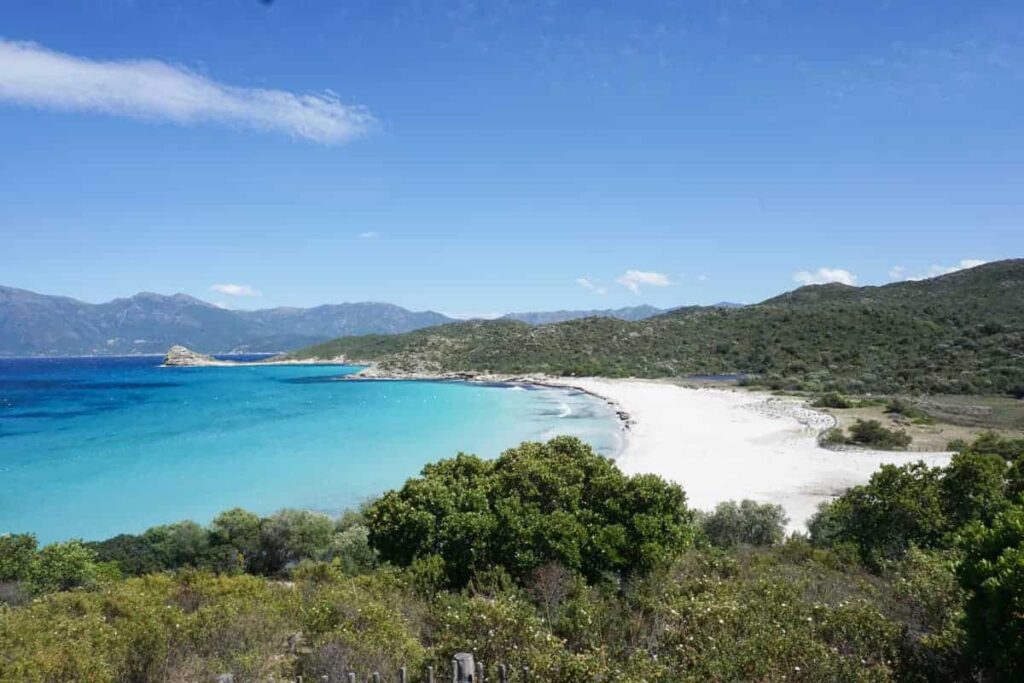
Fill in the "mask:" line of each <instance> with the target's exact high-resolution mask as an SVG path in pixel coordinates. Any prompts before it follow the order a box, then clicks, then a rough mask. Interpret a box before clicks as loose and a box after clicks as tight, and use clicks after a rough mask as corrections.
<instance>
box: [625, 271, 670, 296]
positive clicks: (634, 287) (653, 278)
mask: <svg viewBox="0 0 1024 683" xmlns="http://www.w3.org/2000/svg"><path fill="white" fill-rule="evenodd" d="M615 281H616V282H618V283H619V284H620V285H622V286H623V287H625V288H626V289H628V290H629V291H631V292H633V293H634V294H639V293H640V287H641V286H647V285H649V286H651V287H668V286H669V285H670V284H672V281H671V280H669V279H668V276H667V275H665V274H664V273H651V272H646V271H642V270H627V271H626V272H625V273H623V274H622V275H620V276H619V277H617V278H615Z"/></svg>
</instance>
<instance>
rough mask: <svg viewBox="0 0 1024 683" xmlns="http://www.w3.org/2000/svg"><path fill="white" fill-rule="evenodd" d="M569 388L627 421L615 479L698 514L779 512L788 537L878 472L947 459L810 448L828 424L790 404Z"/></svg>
mask: <svg viewBox="0 0 1024 683" xmlns="http://www.w3.org/2000/svg"><path fill="white" fill-rule="evenodd" d="M571 383H572V384H573V385H574V386H577V387H578V388H580V389H583V390H585V391H589V392H592V393H595V394H598V395H600V396H604V397H605V398H608V399H609V400H612V401H614V402H615V403H617V404H618V405H619V407H620V408H621V409H622V410H625V411H626V412H628V413H629V414H630V417H631V418H632V420H633V422H634V424H633V425H632V428H631V429H630V432H629V436H628V438H627V443H626V446H625V449H624V451H623V453H622V455H621V456H620V458H619V459H618V464H619V466H620V467H621V468H622V469H623V470H624V471H625V472H627V473H630V474H632V473H638V472H653V473H655V474H659V475H661V476H663V477H665V478H666V479H671V480H672V481H675V482H678V483H679V484H681V485H682V486H683V487H684V488H685V489H686V493H687V495H688V497H689V499H690V502H691V504H692V505H693V506H694V507H697V508H701V509H711V508H713V507H714V506H715V504H717V503H719V502H720V501H723V500H729V499H735V500H740V499H743V498H752V499H754V500H757V501H761V502H773V503H780V504H782V506H783V507H784V508H785V509H786V512H787V513H788V514H789V517H790V529H792V530H802V529H803V528H804V525H805V523H806V520H807V519H808V518H809V517H810V516H811V515H812V514H813V513H814V511H815V509H816V507H817V505H818V503H819V502H821V501H823V500H827V499H829V498H830V497H832V496H834V495H836V494H837V493H839V492H840V491H842V490H843V489H844V488H846V487H849V486H852V485H854V484H860V483H863V482H865V481H867V480H868V478H869V477H870V476H871V473H872V472H874V471H875V470H876V469H878V467H879V465H881V464H883V463H897V464H900V463H906V462H913V461H916V460H924V461H925V462H927V463H929V464H931V465H943V464H945V463H947V462H948V461H949V456H950V454H948V453H891V452H881V451H845V452H840V451H832V450H828V449H824V448H820V447H819V446H818V443H817V438H816V437H817V434H818V432H819V431H820V430H821V429H823V428H826V427H828V426H830V425H831V424H832V418H831V417H830V416H828V415H824V414H822V413H818V412H815V411H813V410H810V409H808V408H807V407H806V406H804V404H803V402H802V401H799V400H797V399H788V398H778V397H773V396H771V395H769V394H764V393H752V392H748V391H740V390H724V389H690V388H686V387H680V386H676V385H673V384H668V383H662V382H650V381H642V380H608V379H579V380H573V381H572V382H571Z"/></svg>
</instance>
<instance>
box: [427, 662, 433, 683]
mask: <svg viewBox="0 0 1024 683" xmlns="http://www.w3.org/2000/svg"><path fill="white" fill-rule="evenodd" d="M427 683H434V667H432V666H428V667H427Z"/></svg>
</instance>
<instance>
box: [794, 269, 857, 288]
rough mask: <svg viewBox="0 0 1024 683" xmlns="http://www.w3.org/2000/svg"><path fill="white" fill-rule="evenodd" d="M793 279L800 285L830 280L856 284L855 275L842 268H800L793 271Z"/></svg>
mask: <svg viewBox="0 0 1024 683" xmlns="http://www.w3.org/2000/svg"><path fill="white" fill-rule="evenodd" d="M793 280H795V281H796V282H799V283H800V284H802V285H824V284H828V283H830V282H838V283H840V284H844V285H855V284H857V276H856V275H854V274H853V273H851V272H850V271H848V270H844V269H843V268H818V269H817V270H816V271H814V272H810V271H806V270H801V271H799V272H796V273H793Z"/></svg>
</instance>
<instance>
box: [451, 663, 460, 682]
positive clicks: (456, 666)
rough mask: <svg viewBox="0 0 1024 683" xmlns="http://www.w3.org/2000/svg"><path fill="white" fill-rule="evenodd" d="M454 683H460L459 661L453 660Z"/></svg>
mask: <svg viewBox="0 0 1024 683" xmlns="http://www.w3.org/2000/svg"><path fill="white" fill-rule="evenodd" d="M452 683H459V661H458V660H457V659H453V660H452Z"/></svg>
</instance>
